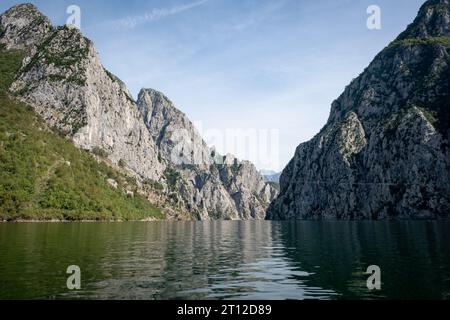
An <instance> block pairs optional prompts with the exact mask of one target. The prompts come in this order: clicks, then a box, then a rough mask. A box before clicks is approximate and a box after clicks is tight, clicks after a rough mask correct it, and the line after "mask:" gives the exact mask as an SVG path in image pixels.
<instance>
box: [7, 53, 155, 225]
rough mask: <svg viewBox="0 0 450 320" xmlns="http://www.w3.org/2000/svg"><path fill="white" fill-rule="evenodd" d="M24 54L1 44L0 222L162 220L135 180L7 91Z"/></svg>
mask: <svg viewBox="0 0 450 320" xmlns="http://www.w3.org/2000/svg"><path fill="white" fill-rule="evenodd" d="M23 58H24V56H23V53H22V52H20V51H18V50H5V49H4V48H0V221H4V220H13V221H17V220H52V219H54V220H149V219H162V218H163V217H164V215H163V214H162V212H161V210H159V209H158V208H156V207H155V206H153V205H152V204H151V203H150V202H149V201H148V200H147V199H146V198H145V195H142V194H140V193H139V192H138V186H137V183H136V181H135V180H134V179H130V178H129V177H127V176H126V175H125V174H123V172H121V170H119V169H114V168H111V167H108V166H107V165H106V164H105V163H101V162H98V161H96V159H95V158H94V157H93V156H92V155H90V154H89V153H87V152H84V151H81V150H79V149H77V148H75V146H74V145H73V144H72V143H71V142H70V141H68V140H67V139H65V138H64V137H61V136H60V135H59V134H57V133H56V132H54V131H52V130H51V129H50V128H49V127H48V126H47V125H46V123H45V122H44V121H43V120H42V118H41V117H39V116H38V115H37V114H36V113H35V112H34V111H33V109H32V108H29V107H27V106H26V105H24V104H22V103H20V102H18V101H16V100H15V99H11V98H10V97H9V96H8V95H7V93H6V90H7V88H8V87H9V86H10V85H11V83H12V82H13V80H14V75H15V73H16V72H17V71H18V70H19V68H20V67H21V65H22V60H23Z"/></svg>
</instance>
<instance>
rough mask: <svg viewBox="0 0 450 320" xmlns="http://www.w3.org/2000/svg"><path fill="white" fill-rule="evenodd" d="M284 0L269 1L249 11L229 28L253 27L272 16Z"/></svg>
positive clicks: (240, 29) (239, 29)
mask: <svg viewBox="0 0 450 320" xmlns="http://www.w3.org/2000/svg"><path fill="white" fill-rule="evenodd" d="M284 5H285V1H276V2H270V3H269V4H268V5H265V6H262V7H260V8H259V9H258V10H255V11H254V12H251V13H250V14H249V15H247V16H246V17H243V18H241V20H240V21H239V22H237V23H235V24H233V25H232V26H231V29H234V30H237V31H242V30H244V29H247V28H251V27H255V26H257V25H259V24H260V23H263V22H264V21H265V20H267V19H268V18H270V17H272V16H273V14H274V13H275V11H277V10H278V9H280V8H282V7H283V6H284Z"/></svg>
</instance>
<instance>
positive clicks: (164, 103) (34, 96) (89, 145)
mask: <svg viewBox="0 0 450 320" xmlns="http://www.w3.org/2000/svg"><path fill="white" fill-rule="evenodd" d="M0 43H2V44H4V45H5V46H6V47H7V48H8V49H21V50H24V51H25V52H26V53H27V54H26V58H25V59H24V61H23V66H22V68H21V69H20V71H19V73H18V76H17V77H16V79H15V81H14V83H13V84H12V85H11V87H10V92H11V93H12V94H13V95H14V96H15V97H16V98H17V99H19V100H21V101H22V102H24V103H27V104H28V105H31V106H32V107H33V108H34V110H35V111H36V112H37V113H38V114H39V115H40V116H42V118H43V119H44V120H45V121H46V123H47V124H49V125H50V126H51V127H52V128H56V129H57V130H58V131H60V132H61V133H62V134H63V135H65V136H66V137H68V138H70V139H71V140H72V141H73V143H74V144H75V145H76V146H77V147H78V148H81V149H84V150H88V151H90V152H91V153H94V154H96V155H98V156H101V157H102V158H104V159H105V160H107V161H108V162H110V163H112V164H113V165H116V166H120V167H122V168H123V169H124V170H126V171H127V173H128V174H129V175H131V176H133V177H135V178H136V179H137V181H138V183H140V184H146V185H148V186H151V187H152V188H150V189H152V190H148V191H149V198H154V197H155V196H154V194H155V193H157V194H158V196H159V197H162V198H164V199H165V200H162V204H166V205H167V206H170V207H171V208H172V209H173V210H172V211H173V214H174V215H176V211H180V212H186V211H188V212H190V213H191V214H192V217H193V218H198V219H210V218H217V219H221V218H223V219H262V218H264V216H265V210H266V208H267V207H268V205H269V203H270V201H271V200H272V199H273V198H274V196H275V194H276V191H275V190H274V189H272V187H271V186H270V185H267V184H265V183H264V182H263V181H262V178H261V176H260V175H259V173H258V172H257V171H256V169H255V168H254V166H253V165H252V164H251V163H248V162H239V161H237V160H236V161H235V160H234V158H233V161H232V162H231V163H229V162H227V163H226V164H222V163H221V162H222V160H223V157H219V156H216V155H214V156H212V151H211V150H209V148H208V147H207V146H206V144H205V143H204V141H203V140H202V139H201V137H200V136H199V135H198V134H197V133H196V132H195V129H194V127H193V125H192V123H191V122H190V121H189V120H188V119H187V118H186V116H184V115H183V114H182V113H181V112H180V111H178V110H177V109H176V108H175V107H174V106H173V105H172V103H171V102H169V100H168V99H167V98H165V97H164V96H162V95H161V94H159V93H156V92H155V91H153V90H143V91H142V92H141V94H140V98H139V101H138V102H137V103H136V102H135V101H133V99H132V98H131V95H130V93H129V91H128V89H127V88H126V86H125V85H124V83H123V82H122V81H120V80H119V79H118V78H117V77H115V76H114V75H112V74H111V73H109V72H108V71H106V70H105V69H104V68H103V66H102V65H101V62H100V59H99V57H98V54H97V52H96V50H95V48H94V45H93V43H92V42H91V41H90V40H88V39H86V38H85V37H83V35H82V34H81V33H80V31H79V30H77V29H74V28H68V27H58V28H53V26H52V25H51V23H50V22H49V20H48V19H47V18H46V17H44V16H43V15H42V14H41V13H40V12H39V11H38V10H37V9H36V8H35V7H34V6H33V5H29V4H26V5H18V6H15V7H13V8H11V9H10V10H8V11H7V12H5V13H4V14H2V15H1V16H0ZM180 132H187V133H188V134H189V136H186V137H189V138H190V139H192V141H195V150H196V151H197V150H198V152H200V153H198V154H200V155H201V159H202V161H195V162H194V163H193V162H189V161H185V160H186V159H185V160H183V161H181V162H180V161H179V158H180V152H184V154H183V155H182V156H181V158H183V157H184V155H188V156H190V155H191V154H194V155H197V153H196V152H194V149H192V148H194V145H192V143H191V141H188V144H186V143H185V142H183V141H178V139H179V137H177V136H176V135H177V134H178V133H180ZM174 134H175V136H174ZM180 145H181V149H184V151H183V150H180V152H178V151H177V150H178V149H177V148H179V147H180ZM189 145H192V146H189ZM173 151H177V152H175V154H178V155H177V156H175V157H174V156H173V154H172V153H174V152H173ZM184 158H185V157H184ZM228 158H229V157H228ZM217 159H221V161H219V163H215V160H217Z"/></svg>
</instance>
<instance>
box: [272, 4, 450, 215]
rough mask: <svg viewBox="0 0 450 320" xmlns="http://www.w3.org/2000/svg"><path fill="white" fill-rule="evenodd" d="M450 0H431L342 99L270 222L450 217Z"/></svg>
mask: <svg viewBox="0 0 450 320" xmlns="http://www.w3.org/2000/svg"><path fill="white" fill-rule="evenodd" d="M449 1H450V0H430V1H427V2H426V3H425V4H424V5H423V6H422V7H421V9H420V12H419V14H418V16H417V18H416V19H415V21H414V22H413V23H412V24H411V25H410V26H408V28H407V29H406V31H404V32H403V33H402V34H401V35H400V36H399V37H398V38H397V39H396V40H395V41H393V42H392V43H391V44H390V45H389V46H388V47H386V48H385V49H384V50H383V51H382V52H381V53H379V54H378V55H377V56H376V57H375V59H374V60H373V62H372V63H371V64H370V65H369V67H368V68H367V69H366V70H365V71H364V72H363V73H362V74H361V75H360V76H359V77H358V78H357V79H355V80H354V81H353V82H352V83H351V84H350V85H349V86H348V87H347V88H346V89H345V91H344V93H343V94H342V95H341V96H340V97H339V98H338V99H337V100H336V101H335V102H334V103H333V105H332V109H331V114H330V117H329V120H328V122H327V124H326V125H325V127H324V128H323V129H322V130H321V131H320V133H319V134H318V135H316V136H315V137H314V138H313V139H312V140H311V141H309V142H307V143H304V144H301V145H300V146H299V147H298V148H297V150H296V153H295V156H294V158H293V159H292V160H291V162H290V163H289V164H288V166H287V167H286V168H285V170H284V171H283V173H282V175H281V191H280V195H279V197H278V198H277V199H276V200H275V201H274V202H273V203H272V204H271V206H270V209H269V210H268V215H267V218H268V219H321V218H341V219H361V218H364V219H383V218H388V217H399V218H437V217H441V216H448V215H449V214H450V152H449V150H450V145H449V138H450V131H449V128H450V126H449V123H450V121H449V119H450V117H449V115H450V2H449Z"/></svg>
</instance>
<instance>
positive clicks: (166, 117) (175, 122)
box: [137, 89, 211, 165]
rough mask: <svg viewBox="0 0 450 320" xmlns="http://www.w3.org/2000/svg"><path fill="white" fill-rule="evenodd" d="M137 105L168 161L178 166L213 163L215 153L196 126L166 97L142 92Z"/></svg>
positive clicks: (160, 94)
mask: <svg viewBox="0 0 450 320" xmlns="http://www.w3.org/2000/svg"><path fill="white" fill-rule="evenodd" d="M137 105H138V108H139V110H140V112H141V114H142V116H143V118H144V121H145V124H146V125H147V128H148V130H149V131H150V134H151V135H152V137H153V139H154V140H155V142H156V144H157V146H158V147H159V148H160V152H161V153H162V156H163V157H164V158H165V159H169V160H170V162H172V163H173V164H176V165H180V164H188V165H209V164H210V163H211V150H210V148H209V147H208V146H207V145H206V143H205V142H204V141H203V139H202V137H201V136H200V134H199V133H198V131H197V129H196V128H195V126H194V124H193V123H192V122H191V121H190V120H189V119H188V118H187V116H186V115H185V114H184V113H183V112H181V111H180V110H178V109H177V108H176V107H175V106H174V105H173V103H172V102H171V101H170V100H169V99H168V98H167V97H166V96H165V95H164V94H162V93H161V92H159V91H156V90H153V89H142V90H141V91H140V93H139V95H138V100H137Z"/></svg>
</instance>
